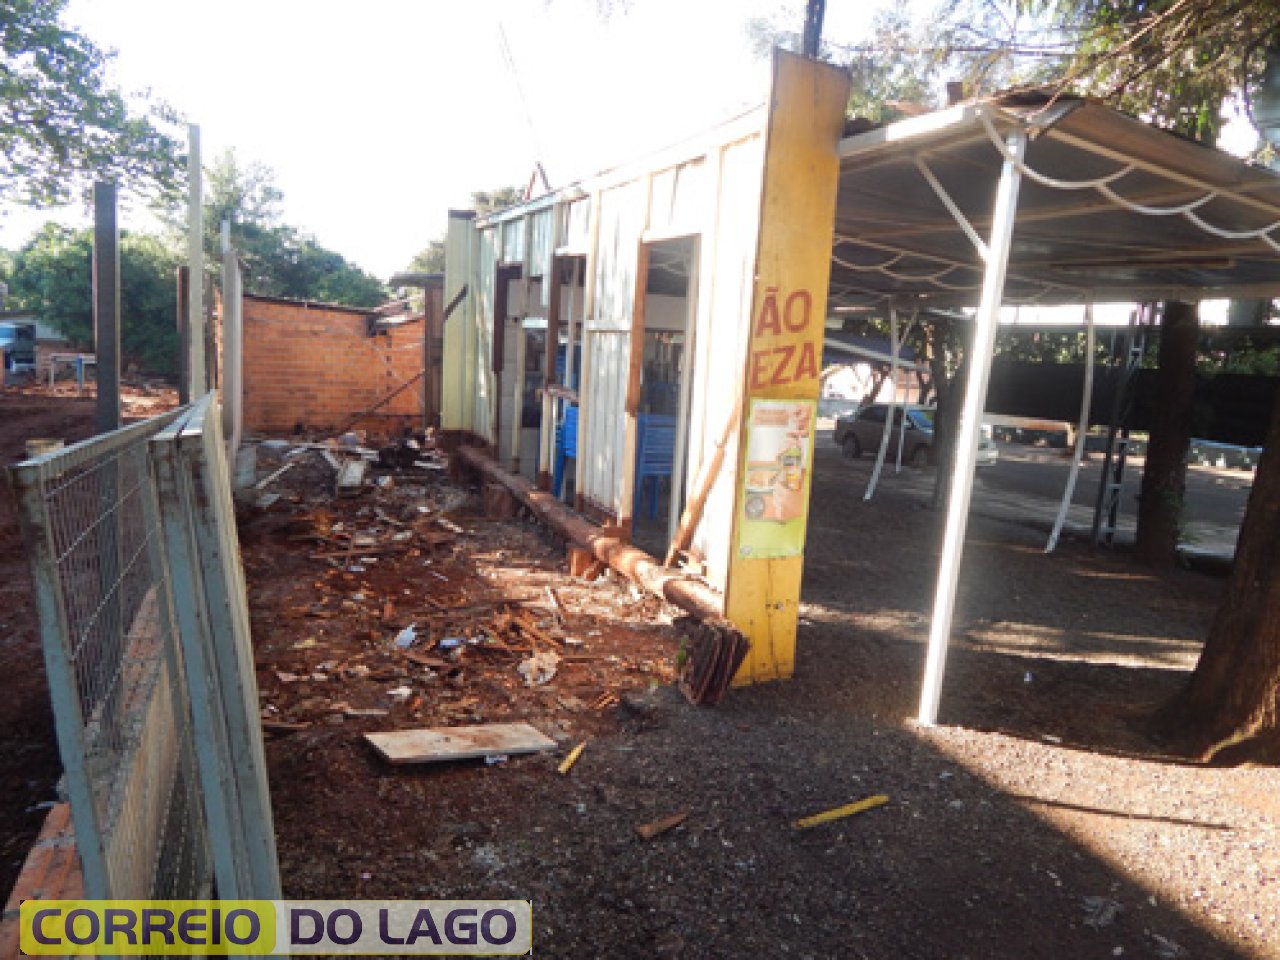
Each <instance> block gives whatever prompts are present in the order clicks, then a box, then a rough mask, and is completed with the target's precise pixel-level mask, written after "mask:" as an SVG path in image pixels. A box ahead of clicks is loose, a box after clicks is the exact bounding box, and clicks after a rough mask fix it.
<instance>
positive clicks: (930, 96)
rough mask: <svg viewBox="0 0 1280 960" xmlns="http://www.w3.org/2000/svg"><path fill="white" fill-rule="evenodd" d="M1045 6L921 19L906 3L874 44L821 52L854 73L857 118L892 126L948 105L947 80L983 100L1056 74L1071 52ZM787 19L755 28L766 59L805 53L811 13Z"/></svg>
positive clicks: (986, 3)
mask: <svg viewBox="0 0 1280 960" xmlns="http://www.w3.org/2000/svg"><path fill="white" fill-rule="evenodd" d="M1043 6H1044V4H1040V3H1029V2H1026V0H959V2H954V3H942V4H940V5H939V6H937V7H936V8H935V9H933V10H932V11H928V10H926V11H925V12H924V13H923V14H921V15H918V16H913V13H915V14H919V11H920V8H912V7H909V6H908V5H906V4H900V5H898V6H894V7H886V8H884V9H882V10H880V11H878V12H877V13H876V15H875V19H874V21H873V26H872V36H871V39H870V40H868V41H866V42H863V43H857V44H843V43H839V42H836V41H834V40H829V41H828V42H826V43H824V44H823V45H822V50H821V52H822V56H823V58H824V59H826V60H829V61H831V62H834V63H838V64H841V65H843V66H845V67H847V68H848V69H849V72H850V75H851V77H852V86H851V92H850V98H849V112H850V114H851V115H853V116H857V117H864V118H866V119H869V120H873V121H875V122H880V123H883V122H889V121H892V120H896V119H900V118H901V117H903V116H908V115H911V114H913V113H918V112H920V111H921V110H925V109H933V108H936V107H940V106H943V100H944V98H945V96H944V87H945V84H946V83H947V82H953V81H954V82H959V83H962V84H963V86H964V89H965V94H966V96H982V95H985V94H990V93H993V92H995V91H997V90H1000V89H1004V88H1007V87H1010V86H1014V85H1021V84H1028V83H1041V82H1044V81H1046V80H1048V79H1049V78H1051V77H1052V76H1054V75H1055V73H1056V72H1057V71H1058V70H1060V69H1061V66H1062V64H1063V63H1064V57H1065V55H1066V54H1067V53H1069V52H1070V51H1069V49H1068V48H1067V47H1066V46H1064V43H1063V41H1062V38H1061V37H1060V36H1059V34H1058V32H1057V30H1056V29H1055V28H1054V27H1053V26H1052V25H1051V24H1050V23H1049V22H1048V21H1047V20H1046V13H1045V11H1044V10H1043V9H1041V8H1042V7H1043ZM786 16H787V21H786V23H784V21H783V20H782V19H781V18H780V17H778V16H775V17H773V18H770V19H756V20H753V21H751V22H750V23H749V24H748V27H747V31H748V35H749V37H750V38H751V40H752V42H753V43H754V45H755V47H756V50H757V52H758V53H761V54H763V53H765V52H766V51H767V50H768V48H769V47H771V46H773V45H775V44H777V45H779V46H782V47H784V48H786V49H790V50H798V49H799V43H800V35H799V33H798V32H797V31H796V30H795V29H794V27H799V26H800V24H801V23H802V21H803V15H802V14H796V13H795V12H789V13H788V14H787V15H786ZM788 24H790V25H793V27H792V28H789V27H788Z"/></svg>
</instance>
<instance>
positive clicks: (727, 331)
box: [475, 110, 765, 587]
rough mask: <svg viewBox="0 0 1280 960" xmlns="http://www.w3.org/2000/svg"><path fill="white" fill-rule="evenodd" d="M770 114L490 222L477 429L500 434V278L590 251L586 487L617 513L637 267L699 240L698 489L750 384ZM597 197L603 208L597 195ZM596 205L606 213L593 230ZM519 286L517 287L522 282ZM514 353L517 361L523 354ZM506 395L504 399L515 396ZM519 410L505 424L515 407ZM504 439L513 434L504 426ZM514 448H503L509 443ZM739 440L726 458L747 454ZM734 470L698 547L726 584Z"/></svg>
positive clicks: (692, 438) (694, 470) (538, 310)
mask: <svg viewBox="0 0 1280 960" xmlns="http://www.w3.org/2000/svg"><path fill="white" fill-rule="evenodd" d="M764 119H765V113H764V111H763V110H761V111H759V112H758V113H756V114H753V115H750V116H748V117H746V118H743V119H740V120H739V121H737V122H736V123H735V124H734V125H730V126H726V127H725V128H722V130H721V131H719V134H720V136H719V138H718V139H717V138H716V136H714V135H712V136H709V137H708V139H707V141H706V143H705V144H704V145H703V146H702V147H701V148H700V149H693V148H689V149H686V150H685V151H684V155H683V156H680V155H677V154H674V153H673V154H670V155H668V157H667V158H666V159H665V161H664V162H658V163H655V164H654V166H653V167H652V168H651V169H648V170H646V169H642V168H636V169H635V170H633V171H631V172H629V173H626V174H623V173H613V174H609V175H604V176H602V177H601V178H600V179H599V180H598V181H597V182H594V183H591V182H589V183H586V184H584V185H583V186H584V187H585V188H587V189H589V190H594V192H593V193H591V194H589V195H587V196H584V197H578V198H574V199H572V200H565V201H563V202H562V203H561V204H559V205H557V206H555V207H552V206H548V205H547V204H546V203H539V204H538V205H537V206H535V207H531V208H530V209H528V210H527V211H525V212H523V213H522V212H521V211H519V210H517V211H513V212H509V213H504V214H500V215H499V216H498V217H497V218H495V219H493V220H491V221H490V222H488V223H485V224H483V225H482V226H481V227H480V252H479V256H478V258H477V261H478V262H477V275H476V290H477V299H476V309H477V313H476V323H475V332H476V337H477V343H478V348H479V356H478V357H477V361H476V362H477V375H478V379H477V387H478V388H477V390H476V409H475V414H476V420H475V423H476V429H477V432H482V433H484V435H485V436H486V437H487V438H488V439H490V440H491V441H492V440H494V439H495V437H494V435H493V429H492V408H491V404H490V400H489V398H490V397H491V396H492V391H493V388H494V377H493V373H492V370H491V359H490V358H491V357H492V344H491V343H490V340H491V331H492V323H493V306H494V278H495V272H496V267H497V265H498V263H499V262H504V263H513V262H519V263H522V264H524V268H525V276H527V277H533V276H544V275H546V274H547V273H548V272H549V270H550V264H551V258H552V256H553V254H555V253H556V252H559V253H562V254H564V253H573V254H586V255H587V258H588V260H587V271H588V277H587V282H586V286H587V291H586V301H587V302H586V304H585V309H586V321H585V334H584V341H585V342H584V344H583V353H582V356H583V378H582V384H581V404H582V406H581V414H580V416H581V420H580V431H581V433H580V438H579V462H580V464H581V467H580V471H579V477H580V482H579V484H578V490H579V492H580V493H581V494H582V495H584V496H585V497H586V499H587V501H588V502H590V503H592V504H593V505H594V506H596V507H599V508H601V509H604V510H605V511H607V512H609V513H612V514H614V515H618V514H620V513H625V514H628V515H629V514H630V509H629V507H628V509H626V510H623V509H622V507H623V504H622V496H623V494H624V492H625V489H626V486H625V485H624V482H623V480H624V478H623V476H622V470H623V463H624V460H625V458H626V443H627V431H626V424H627V417H626V392H627V379H628V374H629V367H630V333H631V323H632V312H633V309H634V304H635V298H636V284H637V277H636V267H637V259H638V255H639V250H640V244H641V243H642V242H643V241H645V240H646V239H649V240H658V239H672V238H674V237H677V236H692V237H694V238H696V239H697V258H698V267H697V270H696V276H697V289H696V290H691V291H690V295H691V296H692V297H694V298H695V307H696V320H695V329H694V335H693V343H692V374H693V378H694V381H693V389H692V392H691V399H690V418H689V433H688V438H687V442H688V447H687V456H686V459H685V464H686V469H685V479H684V485H685V488H686V489H689V490H691V489H692V488H693V485H694V483H695V482H696V480H697V478H698V477H699V476H700V474H701V472H702V469H703V465H704V464H705V462H706V461H707V460H708V459H709V458H710V456H711V454H712V452H713V451H714V448H715V444H716V442H717V440H718V439H719V438H720V436H721V435H722V434H723V432H724V429H725V424H726V421H727V418H728V417H729V416H730V415H731V413H732V411H733V407H734V403H735V400H736V398H737V397H738V395H739V393H740V391H741V385H742V379H743V370H744V366H745V351H746V344H747V336H748V333H749V329H750V309H751V294H752V282H753V271H754V264H755V255H756V240H757V234H758V228H759V214H760V190H761V177H762V164H763V156H764V150H763V124H764ZM597 198H598V203H599V210H598V211H593V210H592V204H593V202H596V199H597ZM593 214H594V215H596V216H598V224H597V225H596V237H595V238H594V244H593V237H592V232H593V231H592V225H593V224H592V218H593ZM513 286H514V285H513ZM548 288H549V284H547V283H542V284H540V285H538V286H537V287H536V288H535V289H536V293H535V295H534V297H531V298H530V299H531V300H536V301H537V302H536V303H530V304H529V305H528V308H527V310H528V313H529V314H530V315H533V316H544V315H545V309H544V307H545V299H546V292H547V290H548ZM510 347H511V345H510V344H508V349H507V351H506V363H507V364H512V363H514V362H515V359H516V357H515V354H516V351H515V350H514V349H510ZM504 403H505V401H504ZM517 413H518V411H516V410H508V411H507V412H504V413H503V419H504V420H506V419H507V418H508V416H511V415H516V414H517ZM503 433H504V436H505V435H507V431H506V430H504V431H503ZM501 449H502V452H503V454H504V456H505V454H506V448H505V446H504V447H502V448H501ZM736 449H737V440H736V438H734V439H733V440H732V441H731V443H730V445H729V448H728V450H727V458H726V461H725V462H726V464H732V463H735V462H736ZM733 482H734V478H733V471H732V469H731V468H728V467H726V468H725V469H723V470H722V471H721V474H720V476H719V478H718V480H717V482H716V484H715V486H714V487H713V489H712V494H711V496H710V498H709V499H708V502H707V506H706V510H705V513H704V516H703V520H702V525H701V527H700V528H699V532H698V535H697V536H696V538H695V540H694V547H695V548H696V549H697V550H698V551H699V552H701V553H702V555H703V556H705V557H706V558H707V562H708V567H709V570H708V573H709V578H710V579H711V581H712V582H713V583H714V584H716V585H717V586H720V587H723V584H724V576H725V572H726V570H727V567H728V551H729V541H730V533H731V529H732V509H733Z"/></svg>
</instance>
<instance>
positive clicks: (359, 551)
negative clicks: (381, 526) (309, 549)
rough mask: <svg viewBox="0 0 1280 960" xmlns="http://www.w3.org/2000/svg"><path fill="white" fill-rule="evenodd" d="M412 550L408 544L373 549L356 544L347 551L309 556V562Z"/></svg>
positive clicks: (372, 547) (332, 551) (380, 546)
mask: <svg viewBox="0 0 1280 960" xmlns="http://www.w3.org/2000/svg"><path fill="white" fill-rule="evenodd" d="M409 548H410V544H407V543H382V544H375V545H374V546H371V547H358V546H355V545H354V544H353V545H352V546H350V547H348V548H347V549H345V550H326V551H325V552H324V553H310V554H307V559H308V560H343V559H348V558H351V557H362V556H364V555H366V554H375V553H403V552H404V551H405V550H408V549H409Z"/></svg>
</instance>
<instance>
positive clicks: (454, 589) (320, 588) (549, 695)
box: [240, 442, 677, 739]
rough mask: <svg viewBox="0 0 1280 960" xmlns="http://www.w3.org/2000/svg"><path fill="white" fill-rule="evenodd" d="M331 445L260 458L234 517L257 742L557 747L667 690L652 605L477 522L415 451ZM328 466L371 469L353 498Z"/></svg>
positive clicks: (429, 456)
mask: <svg viewBox="0 0 1280 960" xmlns="http://www.w3.org/2000/svg"><path fill="white" fill-rule="evenodd" d="M340 446H341V445H337V444H311V443H308V444H300V443H287V442H273V443H271V444H270V445H268V444H260V445H259V447H258V463H257V475H258V476H259V477H261V478H263V479H262V480H259V481H258V482H257V484H256V485H255V486H256V488H258V489H252V490H251V491H249V492H250V499H252V500H253V502H252V503H251V504H250V505H248V506H245V507H244V508H243V509H242V510H241V517H240V520H241V543H242V552H243V554H244V557H245V564H246V579H247V581H248V585H249V595H250V598H251V609H252V617H253V633H254V639H255V647H256V652H257V663H258V668H259V669H258V683H259V690H260V694H261V700H262V717H263V726H264V729H266V730H267V731H269V732H275V733H277V734H286V733H290V734H292V733H297V732H299V731H305V730H309V729H316V728H326V727H330V726H340V725H354V726H355V728H356V729H355V731H353V735H355V733H357V732H358V733H363V732H368V731H375V730H376V731H392V730H400V729H407V728H412V727H421V726H437V727H439V726H446V725H450V724H455V725H461V724H477V723H490V722H498V721H511V720H525V721H528V722H531V723H533V724H534V725H535V726H538V727H539V729H542V730H543V731H544V732H546V733H549V734H551V735H553V736H555V737H556V738H557V739H564V738H568V737H573V736H580V735H584V734H587V735H589V734H591V733H592V732H594V731H595V730H597V729H600V728H601V726H602V725H603V724H607V723H608V722H609V714H610V711H611V709H612V708H614V707H616V706H617V705H619V703H620V702H621V701H622V700H623V699H624V698H625V697H626V696H627V694H628V692H629V691H632V690H644V689H647V688H648V687H650V686H652V685H653V684H669V683H672V682H674V680H675V679H676V677H675V663H674V661H675V652H676V645H677V640H676V639H675V637H674V634H673V633H672V632H671V631H670V629H669V623H670V618H669V616H668V614H667V612H666V611H665V610H664V608H663V605H662V604H661V603H660V602H658V601H656V600H653V599H652V598H646V597H640V596H637V595H636V594H635V592H634V591H630V590H628V589H626V588H625V585H623V584H621V583H620V582H618V581H617V580H616V579H614V578H611V577H606V578H605V579H602V580H598V581H595V582H591V583H588V582H585V581H580V580H576V579H573V578H571V577H569V576H568V574H567V572H566V570H565V564H564V554H563V549H562V547H561V545H559V544H557V543H553V542H551V541H550V540H549V538H548V537H547V535H546V533H545V531H544V530H543V529H542V528H540V527H537V526H534V525H530V524H522V523H520V522H519V521H502V522H498V521H494V520H490V519H488V518H486V517H485V516H483V515H481V514H480V513H479V512H478V511H479V509H480V508H479V501H478V498H477V497H475V496H474V495H472V494H469V493H468V492H466V491H463V490H460V489H458V488H456V487H455V486H454V485H453V484H452V483H451V482H450V481H449V480H448V478H447V475H446V473H445V470H444V468H443V462H444V461H443V457H440V456H439V455H438V454H437V453H436V451H435V450H434V449H432V448H431V447H430V446H429V445H422V446H416V447H404V446H401V447H399V448H397V449H398V450H399V451H401V452H400V453H398V454H396V455H394V456H390V457H383V456H382V455H381V454H380V453H379V452H378V451H370V450H368V448H364V447H363V446H362V445H360V444H354V445H348V446H347V448H346V449H345V450H343V449H338V448H339V447H340ZM335 450H336V451H337V452H335ZM407 451H412V454H411V455H412V461H410V460H409V457H410V453H408V452H407ZM370 453H372V454H373V456H370V455H369V454H370ZM316 454H319V455H316ZM330 457H332V458H334V459H336V460H339V462H340V463H347V462H353V461H354V460H355V459H359V460H360V461H362V462H364V463H366V464H367V465H368V467H367V472H366V474H365V476H364V477H363V479H362V481H361V486H360V491H359V492H358V493H357V494H356V495H352V496H347V495H345V491H341V490H339V489H338V488H337V486H336V485H335V476H338V475H340V473H341V471H340V470H338V469H335V468H334V467H333V465H332V464H331V463H329V462H328V461H329V458H330ZM291 463H292V464H294V466H292V467H290V468H289V469H282V468H283V467H286V466H287V465H289V464H291ZM388 464H390V465H388ZM266 481H269V482H266ZM266 491H269V492H270V493H272V494H273V495H274V496H273V497H272V498H271V499H269V500H267V499H264V496H263V494H264V492H266Z"/></svg>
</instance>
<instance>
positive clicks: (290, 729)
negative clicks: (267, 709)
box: [262, 720, 311, 733]
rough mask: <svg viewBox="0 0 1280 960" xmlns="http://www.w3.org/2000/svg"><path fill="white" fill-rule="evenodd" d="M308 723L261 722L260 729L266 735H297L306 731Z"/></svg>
mask: <svg viewBox="0 0 1280 960" xmlns="http://www.w3.org/2000/svg"><path fill="white" fill-rule="evenodd" d="M310 726H311V724H309V723H290V722H288V721H287V720H263V721H262V729H263V731H264V732H266V733H297V732H298V731H299V730H306V729H307V728H308V727H310Z"/></svg>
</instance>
